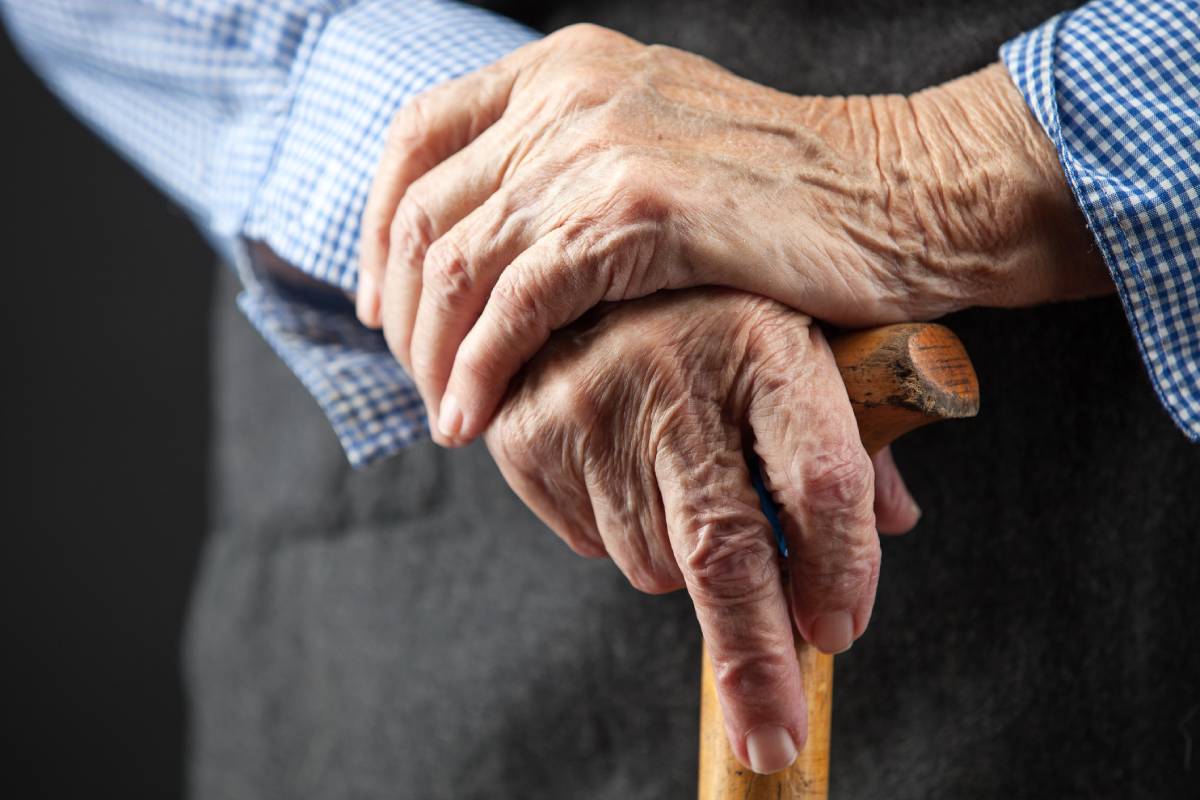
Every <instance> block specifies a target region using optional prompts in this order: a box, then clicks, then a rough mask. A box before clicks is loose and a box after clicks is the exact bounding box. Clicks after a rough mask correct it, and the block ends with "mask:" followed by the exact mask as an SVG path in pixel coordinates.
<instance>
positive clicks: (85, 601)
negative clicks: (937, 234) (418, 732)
mask: <svg viewBox="0 0 1200 800" xmlns="http://www.w3.org/2000/svg"><path fill="white" fill-rule="evenodd" d="M493 5H496V6H499V7H501V8H504V9H506V10H510V6H512V5H513V4H509V3H494V4H493ZM546 5H551V4H546ZM554 5H557V6H559V7H560V8H563V9H565V10H561V11H557V12H555V13H554V14H550V15H546V14H543V13H542V12H541V11H540V6H541V4H532V5H527V6H525V13H527V14H528V15H530V16H532V17H533V18H534V19H536V20H538V21H540V22H541V23H542V24H543V25H544V26H546V27H555V26H557V25H559V24H563V23H566V22H569V21H573V20H575V19H594V20H597V21H602V22H606V23H608V24H610V25H613V26H616V27H620V28H622V29H625V30H627V31H629V32H631V33H634V34H637V35H640V36H642V37H643V38H647V39H655V40H659V41H666V42H669V43H672V44H677V45H680V46H685V47H688V48H690V49H694V50H698V51H700V52H704V53H706V54H709V55H712V56H714V57H716V58H718V60H721V61H722V62H723V63H726V64H727V65H729V66H731V67H733V68H735V69H737V70H738V71H739V72H741V73H742V74H745V75H747V76H748V77H751V78H754V79H757V80H761V81H764V82H768V83H771V84H773V85H776V86H778V87H780V88H783V89H787V90H791V91H799V92H838V91H850V90H858V91H906V90H912V89H916V88H918V87H920V86H923V85H927V84H928V83H931V82H935V81H939V80H944V79H946V78H949V77H951V76H953V75H956V74H960V73H962V72H963V71H966V70H969V69H971V68H974V67H978V66H981V65H982V64H983V63H986V61H987V60H990V58H991V57H993V56H992V54H993V53H994V47H995V45H996V44H998V43H999V42H1000V41H1002V40H1003V39H1004V38H1006V37H1007V36H1009V35H1012V34H1013V33H1016V32H1017V31H1019V30H1022V29H1023V28H1027V27H1029V26H1031V25H1033V24H1036V23H1037V22H1038V21H1040V20H1041V19H1043V18H1045V16H1047V14H1048V13H1049V10H1051V9H1052V7H1053V6H1054V3H1047V2H1040V3H1039V2H1024V3H1008V4H987V3H979V4H967V5H964V4H952V3H938V2H918V3H904V4H900V3H894V4H893V3H884V2H843V3H819V2H815V3H808V4H805V8H804V9H803V11H804V13H796V14H791V15H789V16H787V17H786V18H785V19H780V16H779V15H778V14H775V13H771V11H772V9H773V8H775V7H776V6H778V5H780V4H779V3H763V2H756V1H746V2H740V3H733V2H714V3H709V4H707V5H706V9H707V10H700V9H689V11H688V13H687V14H680V13H679V11H678V8H679V7H678V6H677V5H675V4H647V3H635V2H607V3H595V4H589V3H575V4H571V3H566V4H554ZM1063 5H1069V4H1063ZM731 19H732V20H737V24H729V23H728V20H731ZM864 19H871V20H872V24H871V26H870V27H869V28H868V29H866V30H865V31H864V29H863V27H862V21H863V20H864ZM914 41H915V43H916V44H915V45H914V44H913V43H914ZM781 42H787V43H790V44H792V45H794V46H792V47H788V48H787V55H786V57H784V56H782V55H780V53H781V52H782V47H781V45H780V43H781ZM754 43H759V45H760V46H755V45H754ZM914 48H915V49H914ZM0 58H2V60H0V69H2V74H3V81H4V83H3V85H4V87H5V98H6V100H7V104H9V105H10V106H11V107H12V108H13V109H15V111H16V113H12V114H10V115H9V119H8V123H7V125H6V126H5V129H4V135H5V137H6V140H7V141H6V147H5V148H4V151H3V152H4V153H5V154H6V155H7V156H8V169H7V170H6V178H7V180H6V181H5V190H4V192H5V197H6V200H7V203H6V205H7V206H8V212H7V214H6V219H7V220H9V223H8V224H6V226H5V231H6V233H7V236H6V240H7V243H8V245H9V250H8V255H9V259H10V260H9V262H8V266H9V269H8V272H7V274H8V277H9V284H8V291H6V292H5V293H4V305H5V312H4V322H5V327H6V334H7V339H8V341H10V342H12V343H13V344H12V346H13V349H14V350H15V351H16V364H17V365H18V366H17V369H16V370H13V371H12V372H11V373H10V376H11V377H10V378H9V382H8V385H9V386H10V387H11V388H10V390H9V391H8V392H5V407H6V411H7V414H6V418H7V420H8V425H7V441H8V444H7V445H6V447H5V448H4V452H5V455H6V458H7V459H8V460H9V461H10V462H11V463H10V464H9V469H8V470H7V472H8V473H9V474H11V475H14V476H15V477H16V478H17V481H16V482H15V483H14V484H13V486H14V488H13V489H12V492H13V495H12V496H13V497H14V498H15V499H16V500H17V504H18V505H17V509H18V511H17V514H15V515H13V517H12V518H13V519H14V523H13V524H12V525H11V526H6V527H9V529H8V531H7V535H6V536H5V538H4V543H5V549H6V553H5V559H4V563H5V565H6V571H7V572H8V575H7V576H6V577H7V579H6V580H5V581H4V582H3V583H4V588H3V591H4V594H5V614H4V640H5V654H6V655H5V665H6V667H7V668H9V669H11V670H13V673H14V674H13V677H12V678H11V679H10V680H9V681H8V687H9V690H10V696H9V699H8V701H7V702H6V703H5V707H4V712H3V713H4V718H5V725H4V735H5V738H6V740H9V741H7V742H6V753H8V754H9V758H11V759H12V768H11V769H10V770H8V772H9V773H10V775H11V777H13V778H15V779H18V780H20V781H21V782H22V783H25V784H26V785H27V786H33V787H35V790H34V791H29V790H28V789H26V794H25V796H31V797H38V796H46V797H62V796H74V795H77V794H80V793H82V792H83V791H94V790H95V789H96V788H102V789H103V790H104V791H105V793H106V794H107V793H109V792H110V791H111V792H112V793H113V794H117V793H119V795H120V796H128V797H142V796H147V797H151V796H152V797H169V796H172V795H174V794H177V793H178V790H179V786H180V783H181V781H180V765H181V753H182V749H183V727H182V723H183V705H182V698H181V694H180V691H179V681H178V642H179V625H180V623H181V621H182V617H183V610H184V603H185V601H186V596H187V591H188V586H189V581H190V577H191V573H192V568H193V564H194V557H195V554H196V552H197V548H198V544H199V539H200V534H201V531H202V530H203V528H204V524H205V519H204V514H205V511H204V509H205V505H204V501H205V485H206V475H205V466H204V463H205V459H204V457H205V441H206V425H207V417H206V403H207V395H206V393H207V385H206V357H207V349H206V348H207V344H206V326H207V314H208V309H207V304H208V298H209V292H210V284H211V274H212V273H211V256H210V255H209V254H208V253H207V252H206V250H205V249H204V247H203V245H202V244H201V243H200V241H199V240H198V238H197V237H196V235H195V234H194V232H192V231H191V229H190V227H189V226H188V224H187V223H186V221H184V220H183V219H182V218H181V217H180V216H179V215H178V214H177V213H175V212H174V211H172V209H171V208H170V207H169V205H168V204H167V203H166V201H164V200H163V199H162V198H161V197H160V196H159V195H157V194H156V193H155V192H153V190H151V189H149V188H148V187H147V186H146V185H145V184H144V183H143V182H142V181H141V180H140V179H139V178H137V177H136V176H135V175H134V174H133V173H132V172H131V170H129V169H128V168H127V167H125V166H124V165H122V164H121V162H120V161H119V160H118V159H117V158H116V157H115V156H114V155H112V154H111V153H109V152H108V151H107V150H106V149H105V148H104V147H103V146H102V145H101V144H99V143H98V142H96V141H95V140H94V139H92V138H91V137H90V136H89V135H88V134H87V133H86V132H85V131H84V130H83V129H82V128H81V127H80V126H79V125H78V124H77V123H75V122H73V121H71V120H70V118H69V117H68V116H67V115H66V114H65V113H64V112H63V111H62V110H61V109H59V108H58V107H57V106H56V104H55V103H54V101H52V100H51V99H49V97H48V95H47V94H46V93H45V91H44V90H43V89H41V88H40V87H39V86H37V85H36V83H35V82H34V81H33V79H32V78H31V77H30V76H29V75H28V73H27V72H26V71H25V69H24V68H23V67H21V66H20V65H18V63H17V62H16V61H15V59H14V57H13V56H12V54H11V52H10V51H9V50H8V49H7V48H6V49H5V50H4V51H3V54H2V56H0ZM950 324H951V325H953V327H955V329H956V330H957V331H958V332H959V333H960V335H961V336H962V337H963V339H964V340H965V342H966V344H967V346H968V348H969V350H970V351H971V354H972V356H973V358H974V359H975V362H976V365H977V367H978V369H979V371H980V375H981V380H982V388H983V392H984V411H983V414H982V415H981V417H980V418H979V419H977V420H974V421H970V422H966V423H961V424H957V425H955V426H953V427H950V426H947V427H945V428H942V429H931V430H929V431H925V432H921V433H918V434H916V435H914V437H913V438H912V439H911V440H909V441H907V442H906V443H904V444H902V445H901V446H900V447H899V448H898V458H899V459H900V461H901V464H902V466H903V467H904V468H905V472H906V475H907V476H908V479H909V481H910V483H911V485H912V487H913V489H914V493H915V494H916V496H917V497H918V499H919V500H920V501H921V503H922V505H923V507H924V508H925V511H926V519H925V520H924V521H923V523H922V525H921V527H920V528H919V529H918V531H917V532H916V533H915V534H914V535H913V536H912V537H910V538H907V539H905V540H901V541H894V542H888V543H887V544H886V545H885V567H884V573H883V579H882V584H881V588H880V597H879V604H878V608H877V612H876V616H875V620H874V622H873V625H874V630H875V631H877V633H876V634H875V635H874V637H872V636H868V637H867V638H866V639H864V640H863V642H861V643H860V644H859V645H858V646H856V648H855V651H854V653H855V654H854V656H850V657H847V658H845V659H843V660H842V662H841V666H839V673H838V676H839V677H838V681H839V683H838V699H837V703H838V705H837V708H838V709H839V711H838V713H837V714H836V715H835V731H834V735H835V741H850V740H852V739H854V738H857V739H859V740H870V741H874V742H883V743H886V747H887V750H888V751H889V752H891V753H893V754H896V753H900V754H903V753H905V752H906V750H905V748H906V746H907V745H908V742H909V741H910V739H908V738H906V737H905V735H904V732H905V731H906V730H909V729H912V728H913V727H914V726H922V727H923V728H924V729H928V726H930V725H936V726H938V729H939V730H940V731H942V732H943V735H944V736H945V737H946V738H947V739H948V740H949V739H951V738H953V739H955V740H956V742H957V743H958V744H960V745H961V743H962V742H961V740H962V738H963V737H964V736H967V737H973V738H971V740H970V747H969V752H971V753H972V758H973V759H975V760H977V762H978V764H979V766H980V770H981V772H980V774H981V776H987V777H986V781H987V782H988V783H989V788H990V792H995V794H996V795H997V796H1001V795H1007V796H1030V797H1041V796H1047V797H1049V796H1069V797H1120V796H1144V797H1188V796H1195V794H1196V789H1197V787H1200V743H1198V744H1197V746H1196V747H1195V748H1194V751H1193V752H1192V753H1191V758H1190V761H1188V760H1187V758H1186V757H1187V753H1188V743H1189V741H1190V740H1192V739H1194V738H1200V717H1198V711H1197V709H1200V645H1198V643H1197V642H1198V639H1200V637H1198V636H1197V634H1196V633H1195V628H1196V625H1195V619H1196V618H1197V616H1198V613H1200V595H1198V593H1197V591H1196V587H1197V585H1198V584H1200V535H1198V532H1200V522H1198V520H1200V492H1197V491H1196V490H1197V488H1198V487H1200V478H1198V477H1197V476H1198V475H1200V452H1198V450H1197V448H1195V447H1193V446H1191V445H1189V444H1187V443H1186V441H1185V440H1184V439H1183V437H1182V436H1181V435H1180V434H1179V433H1178V432H1177V431H1176V430H1174V428H1173V427H1172V426H1171V424H1170V422H1169V420H1168V419H1167V418H1166V415H1165V414H1164V412H1163V411H1162V410H1161V408H1160V407H1159V406H1158V403H1157V401H1156V399H1155V397H1154V395H1153V392H1152V390H1151V389H1150V387H1149V384H1148V382H1147V381H1146V379H1145V376H1144V374H1143V371H1142V368H1141V365H1140V363H1139V362H1138V358H1137V354H1136V352H1135V349H1134V347H1133V344H1132V341H1131V339H1130V337H1129V334H1128V331H1127V328H1126V326H1125V323H1124V320H1123V318H1122V315H1121V310H1120V306H1119V304H1118V303H1117V302H1116V301H1115V300H1113V299H1108V300H1101V301H1096V302H1089V303H1084V304H1077V305H1074V306H1070V307H1058V308H1056V307H1049V308H1043V309H1037V310H1031V311H1020V312H992V311H985V312H972V313H969V314H964V315H959V316H958V317H956V318H954V319H952V320H950ZM14 390H15V391H14ZM889 576H893V577H891V578H889ZM899 576H904V577H903V579H901V578H900V577H899ZM889 697H895V698H897V702H896V703H895V705H892V704H889V702H888V698H889ZM900 698H903V699H905V700H906V702H904V703H901V702H899V699H900ZM912 698H920V699H921V700H920V703H921V705H920V706H919V707H914V704H913V702H912ZM851 719H853V720H856V723H855V725H854V726H853V727H850V726H849V725H848V724H847V723H846V720H851ZM864 721H867V722H866V723H864ZM912 741H916V739H913V740H912ZM1023 741H1024V742H1026V744H1024V745H1022V744H1021V742H1023ZM868 749H869V748H868ZM956 751H957V752H959V753H961V752H962V751H961V748H958V749H957V750H956ZM888 763H889V764H890V765H895V764H902V765H903V767H901V769H903V770H905V771H907V772H909V773H912V772H919V771H922V770H938V769H941V768H942V767H944V766H945V765H942V764H939V763H938V758H937V754H936V753H930V752H926V751H920V752H913V753H912V757H911V758H904V757H898V758H893V759H891V760H889V762H888ZM997 764H1002V765H1003V764H1009V765H1011V769H998V768H997ZM835 768H838V769H843V770H847V769H855V770H872V769H875V768H876V765H875V764H867V763H853V762H847V761H845V760H844V759H842V760H841V761H837V760H836V759H835ZM896 768H897V767H895V766H891V767H889V769H896ZM888 777H889V776H887V775H883V776H881V778H880V781H879V783H880V784H881V785H886V783H887V781H888ZM896 777H897V780H900V779H901V778H902V777H903V776H899V775H898V776H896ZM997 784H999V785H997Z"/></svg>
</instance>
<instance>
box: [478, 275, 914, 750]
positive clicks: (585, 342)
mask: <svg viewBox="0 0 1200 800" xmlns="http://www.w3.org/2000/svg"><path fill="white" fill-rule="evenodd" d="M485 439H486V442H487V445H488V447H489V449H490V450H491V453H492V455H493V457H494V458H495V460H496V463H497V464H498V465H499V466H500V469H501V471H502V472H503V473H504V476H505V478H506V479H507V480H508V483H509V484H510V485H511V486H512V488H513V490H514V491H516V493H517V494H518V495H519V496H520V497H521V499H522V500H523V501H524V502H525V503H526V504H527V505H528V506H529V507H530V508H531V509H532V510H533V511H534V512H535V513H536V514H537V515H538V516H539V517H541V519H542V520H543V521H544V522H545V523H546V524H547V525H549V526H550V527H551V528H552V529H553V530H554V531H555V532H556V533H557V534H558V535H559V536H561V537H562V538H563V539H564V540H565V541H566V542H567V544H569V545H570V546H571V548H572V549H574V550H575V551H576V552H578V553H580V554H582V555H586V556H603V555H605V554H607V555H608V556H610V557H611V558H612V559H613V561H614V562H616V564H617V566H618V567H620V569H621V571H622V572H623V573H624V574H625V575H626V576H627V577H628V579H629V581H630V582H631V583H632V584H633V585H634V586H635V587H637V588H638V589H641V590H643V591H646V592H652V593H659V592H667V591H671V590H674V589H678V588H681V587H686V588H687V590H688V592H689V593H690V594H691V597H692V600H693V601H694V603H695V606H696V615H697V617H698V618H699V620H700V625H701V627H702V629H703V632H704V637H705V640H706V641H707V643H708V645H709V652H710V654H711V656H712V659H713V667H714V670H715V675H716V676H717V681H716V682H717V688H718V693H719V695H720V698H721V704H722V707H723V709H724V712H725V721H726V728H727V733H728V735H729V739H730V742H731V744H732V747H733V751H734V753H735V754H737V756H738V758H739V759H741V761H742V762H743V763H744V764H747V765H748V766H750V767H752V768H753V769H756V770H757V771H760V772H773V771H776V770H778V769H782V768H783V767H785V766H787V765H788V764H790V763H791V761H792V759H793V758H794V757H795V754H796V750H797V748H799V747H802V746H803V743H804V737H805V735H806V732H807V725H806V717H805V708H804V696H803V693H802V691H801V685H800V672H799V667H798V665H797V662H796V657H795V651H794V645H793V635H792V620H793V619H794V621H795V625H796V627H797V629H798V630H799V631H800V633H801V634H802V635H803V636H804V638H805V639H806V640H807V641H809V642H810V643H812V644H813V645H815V646H816V647H818V648H820V649H822V650H824V651H826V652H839V651H841V650H844V649H846V648H847V647H849V646H850V644H851V643H852V642H853V641H854V639H855V638H857V637H858V636H860V635H861V634H862V632H863V630H864V629H865V628H866V626H867V621H868V618H869V617H870V615H871V606H872V603H873V602H874V597H875V586H876V581H877V579H878V572H879V542H878V536H877V534H876V524H877V523H878V527H879V529H880V530H884V531H890V532H901V531H905V530H908V529H909V528H911V527H912V526H913V525H914V524H915V523H916V520H917V516H918V514H919V512H918V510H917V508H916V506H915V504H914V503H913V502H912V499H911V498H910V497H909V495H908V492H907V490H906V489H905V488H904V485H903V482H902V480H901V479H900V476H899V473H898V472H897V471H896V468H895V466H894V464H893V463H892V461H891V459H890V456H888V455H887V454H886V452H885V453H883V454H882V456H881V457H877V459H876V462H875V467H874V469H872V463H871V461H870V459H868V457H867V454H866V453H865V451H864V450H863V447H862V444H861V442H860V440H859V435H858V430H857V427H856V424H855V419H854V415H853V412H852V410H851V407H850V402H849V400H848V399H847V396H846V390H845V387H844V385H843V384H842V381H841V377H840V375H839V373H838V371H837V366H836V364H835V362H834V360H833V355H832V353H831V352H830V350H829V347H828V345H827V344H826V342H825V340H824V338H823V337H822V335H821V332H820V330H819V329H818V328H817V327H815V326H811V325H810V324H809V319H808V317H806V316H804V315H802V314H799V313H797V312H795V311H792V310H790V309H788V308H785V307H784V306H781V305H779V304H778V303H775V302H773V301H770V300H766V299H763V298H761V297H757V296H753V295H748V294H743V293H740V292H734V291H730V290H722V289H696V290H690V291H684V292H665V293H660V294H656V295H654V296H653V297H649V298H645V299H642V300H636V301H631V302H628V303H620V304H612V305H608V306H605V307H602V308H600V309H597V310H596V311H595V312H593V314H592V315H588V316H587V317H585V318H584V319H583V320H580V321H579V322H577V323H576V324H575V325H573V326H571V327H569V328H567V329H565V330H562V331H559V332H558V333H556V334H555V335H554V336H553V337H551V339H550V342H549V343H548V344H547V345H546V347H545V348H544V349H543V350H542V351H541V352H539V353H538V354H537V356H536V357H535V358H534V360H533V361H532V362H531V363H529V364H528V365H527V366H526V368H525V369H524V370H523V371H522V372H521V373H520V374H519V376H518V378H517V380H516V381H515V383H514V385H513V387H512V391H511V393H510V395H509V396H508V397H507V399H506V400H505V402H504V404H503V405H502V406H501V408H500V410H499V412H498V414H497V415H496V418H495V420H494V422H493V423H492V425H491V426H490V427H489V428H488V430H487V432H486V436H485ZM747 448H753V450H754V452H756V453H757V455H758V457H759V458H760V459H761V462H762V466H763V475H764V480H765V482H766V484H767V486H768V488H770V490H771V491H772V494H773V495H774V499H775V501H776V502H777V503H778V505H779V507H780V511H781V519H782V520H783V524H784V530H785V533H786V536H787V538H788V542H789V563H788V571H789V575H790V579H789V583H788V585H787V586H785V584H784V582H783V581H782V579H781V573H780V565H779V558H778V555H777V547H776V544H775V539H774V535H773V533H772V531H771V528H770V525H769V524H768V522H767V520H766V518H765V517H764V516H763V514H762V512H761V510H760V508H759V502H758V498H757V495H756V493H755V491H754V488H753V487H752V485H751V483H750V478H749V475H748V472H747V468H746V462H745V452H746V450H747ZM873 503H874V509H873ZM789 606H790V609H791V614H790V615H789ZM748 737H750V738H749V739H748Z"/></svg>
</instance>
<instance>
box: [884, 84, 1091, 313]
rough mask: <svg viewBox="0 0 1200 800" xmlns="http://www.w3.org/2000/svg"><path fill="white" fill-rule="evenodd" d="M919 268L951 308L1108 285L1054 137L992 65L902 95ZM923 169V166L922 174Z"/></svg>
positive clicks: (1046, 298)
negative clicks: (913, 139)
mask: <svg viewBox="0 0 1200 800" xmlns="http://www.w3.org/2000/svg"><path fill="white" fill-rule="evenodd" d="M907 104H908V110H909V113H911V115H912V119H913V127H914V128H915V134H916V136H917V138H918V139H919V141H920V142H921V143H922V145H923V147H921V148H910V149H911V150H913V151H915V152H917V153H919V154H920V157H919V160H920V161H923V162H924V163H920V164H919V165H917V166H916V167H915V168H914V167H913V166H910V167H909V169H910V171H912V172H913V174H914V178H913V180H914V181H915V182H916V183H918V184H919V185H920V186H921V188H920V189H919V190H917V191H915V192H914V193H913V196H914V197H915V198H917V199H916V203H917V204H918V205H921V206H923V208H919V209H917V210H916V211H915V212H914V213H913V214H912V216H914V218H915V219H916V220H917V221H918V223H919V224H920V225H921V226H922V227H923V230H922V235H923V237H924V240H925V242H926V245H927V246H926V257H925V259H924V263H923V265H922V266H923V267H924V269H925V270H926V271H927V272H928V274H930V275H932V276H934V277H935V278H936V279H937V280H939V281H941V282H942V283H943V284H944V286H945V295H946V299H947V301H948V302H950V303H951V304H952V307H953V308H963V307H968V306H975V305H987V306H1022V305H1033V304H1036V303H1043V302H1051V301H1057V300H1068V299H1077V298H1081V297H1088V296H1094V295H1098V294H1104V293H1107V292H1111V291H1113V284H1112V281H1111V279H1110V278H1109V276H1108V273H1107V270H1106V269H1105V267H1104V264H1103V261H1102V260H1101V258H1100V255H1099V253H1098V252H1097V250H1096V248H1095V243H1094V241H1093V240H1092V237H1091V234H1090V233H1089V232H1088V230H1087V226H1086V223H1085V221H1084V217H1083V215H1082V213H1081V212H1080V211H1079V209H1078V207H1077V206H1076V204H1075V200H1074V197H1072V195H1071V191H1070V189H1069V187H1068V186H1067V182H1066V179H1065V176H1064V175H1063V170H1062V167H1061V165H1060V164H1059V161H1058V154H1057V153H1056V151H1055V148H1054V145H1053V143H1052V142H1051V141H1050V139H1049V138H1048V137H1047V136H1046V134H1045V133H1044V132H1043V131H1042V129H1041V127H1040V126H1039V125H1038V124H1037V122H1036V120H1034V118H1033V116H1032V115H1031V114H1030V113H1029V110H1028V109H1027V107H1026V106H1025V101H1024V99H1023V98H1022V97H1021V95H1020V93H1019V92H1018V91H1017V89H1016V87H1015V86H1014V85H1013V83H1012V81H1011V79H1010V78H1009V76H1008V73H1007V71H1006V70H1005V69H1004V67H1003V66H1002V65H1001V64H999V63H997V64H993V65H992V66H990V67H987V68H986V69H983V70H980V71H979V72H976V73H973V74H971V75H967V76H964V77H962V78H959V79H956V80H954V81H950V82H949V83H946V84H943V85H941V86H937V87H934V88H931V89H927V90H925V91H922V92H919V93H917V94H915V95H912V96H911V97H909V98H908V99H907ZM918 170H919V171H918Z"/></svg>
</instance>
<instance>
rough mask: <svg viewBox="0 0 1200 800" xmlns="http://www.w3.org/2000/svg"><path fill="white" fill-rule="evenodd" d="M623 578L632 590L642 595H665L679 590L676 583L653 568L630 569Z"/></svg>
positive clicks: (670, 577)
mask: <svg viewBox="0 0 1200 800" xmlns="http://www.w3.org/2000/svg"><path fill="white" fill-rule="evenodd" d="M625 577H626V578H628V579H629V583H630V585H631V586H633V588H635V589H637V590H638V591H639V592H642V593H643V594H667V593H668V592H673V591H675V590H676V589H678V588H679V585H678V582H677V581H676V580H675V579H674V578H672V576H670V575H667V574H665V573H664V572H663V571H662V570H658V569H654V568H646V569H631V570H629V571H628V572H627V573H626V574H625Z"/></svg>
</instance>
